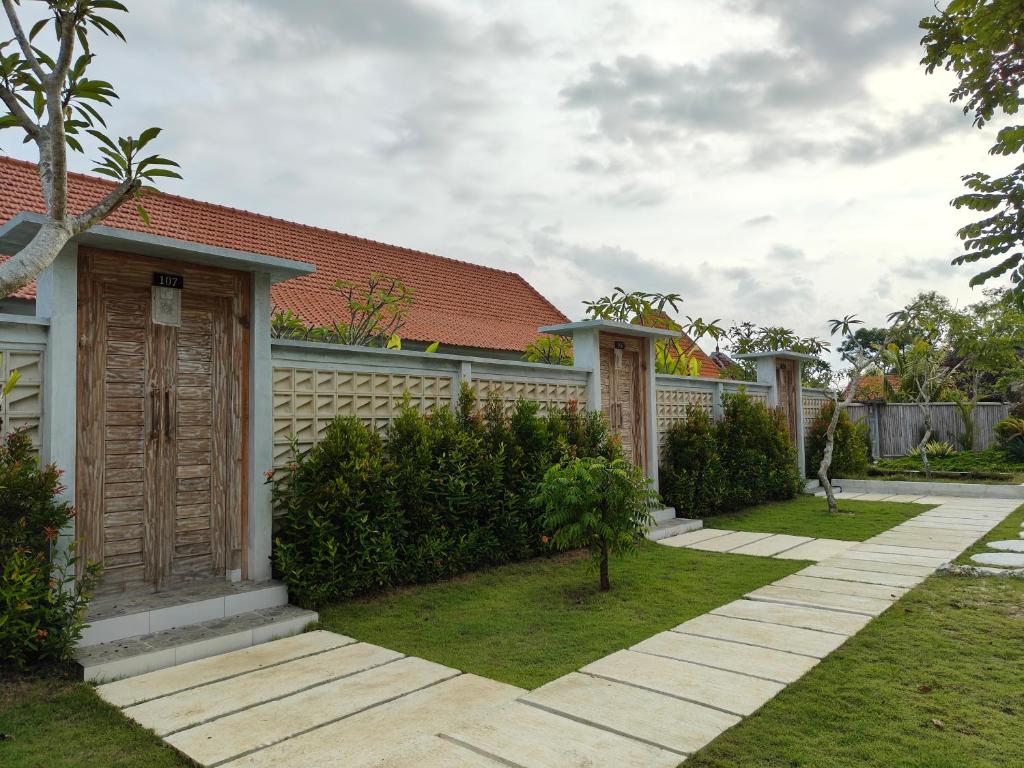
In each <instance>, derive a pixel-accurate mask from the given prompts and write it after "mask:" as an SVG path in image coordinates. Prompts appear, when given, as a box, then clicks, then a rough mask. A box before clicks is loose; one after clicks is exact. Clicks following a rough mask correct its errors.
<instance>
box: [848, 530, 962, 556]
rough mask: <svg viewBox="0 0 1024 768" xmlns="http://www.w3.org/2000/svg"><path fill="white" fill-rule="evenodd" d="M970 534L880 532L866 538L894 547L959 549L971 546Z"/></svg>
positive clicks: (869, 541) (872, 541) (871, 541)
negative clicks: (932, 534) (924, 534)
mask: <svg viewBox="0 0 1024 768" xmlns="http://www.w3.org/2000/svg"><path fill="white" fill-rule="evenodd" d="M974 541H975V537H974V536H973V535H971V536H913V535H909V534H906V533H882V534H879V535H878V536H873V537H871V538H870V539H868V541H867V542H865V543H869V544H890V545H892V546H896V547H930V548H933V549H949V550H956V551H958V552H959V551H961V550H964V549H966V548H967V547H969V546H971V544H973V543H974Z"/></svg>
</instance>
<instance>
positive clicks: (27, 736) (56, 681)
mask: <svg viewBox="0 0 1024 768" xmlns="http://www.w3.org/2000/svg"><path fill="white" fill-rule="evenodd" d="M0 734H3V736H2V737H0V765H2V766H4V768H84V767H85V766H89V767H90V768H91V767H92V766H104V768H170V767H171V766H175V767H176V768H177V767H179V766H188V765H191V763H190V762H189V761H187V760H185V759H184V758H183V757H181V756H180V755H178V753H176V752H175V751H174V750H172V749H171V748H170V747H166V746H163V745H162V744H161V742H160V739H158V738H157V737H156V736H154V735H153V734H152V733H150V732H149V731H146V730H145V729H143V728H141V727H139V726H137V725H134V724H133V723H131V722H129V721H128V719H127V718H125V717H124V716H123V715H122V714H121V713H120V712H118V711H117V710H116V709H115V708H114V707H112V706H110V705H109V704H107V703H106V702H104V701H103V700H102V699H100V697H99V696H97V695H96V692H95V691H94V690H93V688H92V686H90V685H87V684H86V683H76V682H71V681H69V680H68V679H67V678H66V677H63V676H61V675H57V674H51V675H47V676H39V677H21V678H14V679H12V678H9V677H7V678H0Z"/></svg>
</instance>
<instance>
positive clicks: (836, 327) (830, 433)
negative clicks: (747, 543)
mask: <svg viewBox="0 0 1024 768" xmlns="http://www.w3.org/2000/svg"><path fill="white" fill-rule="evenodd" d="M857 325H863V321H862V320H858V319H857V316H856V315H846V316H845V317H843V318H842V319H840V320H830V321H829V327H830V331H831V334H832V335H833V336H835V335H837V334H838V335H840V336H841V337H842V338H843V343H842V345H841V346H840V348H841V349H845V350H846V351H844V352H843V359H844V360H846V361H847V362H848V363H849V364H850V372H849V375H850V382H849V384H848V385H847V387H846V394H845V395H844V396H843V399H842V400H837V401H836V407H835V408H833V409H832V418H831V420H830V421H829V423H828V428H827V429H826V430H825V450H824V451H823V452H822V455H821V463H820V464H819V465H818V481H819V482H820V483H821V487H822V488H824V489H825V499H826V501H827V502H828V511H829V512H830V513H831V514H836V513H837V512H839V504H838V503H837V502H836V495H835V491H834V490H833V488H832V481H831V479H830V478H829V470H830V469H831V467H832V454H833V452H834V451H835V445H836V429H837V428H838V427H839V419H840V417H841V416H842V413H843V411H845V410H846V409H847V408H849V407H850V403H851V402H853V398H854V397H855V396H856V394H857V389H858V387H859V386H860V379H861V376H863V375H864V371H865V370H867V369H868V368H869V367H870V366H871V365H872V364H873V363H874V362H875V361H876V359H877V356H878V350H877V349H875V348H872V347H871V346H870V341H869V340H868V339H867V338H866V337H865V336H863V335H861V337H859V339H860V340H858V336H857V334H856V328H855V326H857Z"/></svg>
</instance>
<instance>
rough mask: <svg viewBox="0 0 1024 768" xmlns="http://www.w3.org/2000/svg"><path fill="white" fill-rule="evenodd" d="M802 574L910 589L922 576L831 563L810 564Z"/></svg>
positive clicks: (920, 580) (921, 579)
mask: <svg viewBox="0 0 1024 768" xmlns="http://www.w3.org/2000/svg"><path fill="white" fill-rule="evenodd" d="M800 574H801V575H803V576H814V577H818V578H822V579H836V580H839V581H848V582H855V583H863V584H880V585H884V586H891V587H904V588H906V589H910V588H912V587H916V586H917V585H918V584H920V583H921V582H922V581H924V577H922V576H903V575H901V574H898V573H880V572H878V571H865V570H859V571H855V570H852V569H848V568H834V567H832V566H831V565H812V566H810V567H809V568H804V569H803V570H802V571H800Z"/></svg>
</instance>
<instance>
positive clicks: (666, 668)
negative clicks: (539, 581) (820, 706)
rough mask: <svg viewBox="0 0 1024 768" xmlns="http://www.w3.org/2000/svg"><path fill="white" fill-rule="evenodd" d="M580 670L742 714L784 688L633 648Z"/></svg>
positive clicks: (768, 682)
mask: <svg viewBox="0 0 1024 768" xmlns="http://www.w3.org/2000/svg"><path fill="white" fill-rule="evenodd" d="M851 615H852V614H851ZM580 671H581V672H583V673H584V674H588V675H595V676H597V677H603V678H605V679H608V680H616V681H618V682H620V683H627V684H628V685H635V686H638V687H640V688H646V689H647V690H650V691H657V692H659V693H665V694H668V695H669V696H675V697H677V698H680V699H683V700H685V701H691V702H694V703H696V704H705V705H707V706H710V707H714V708H716V709H721V710H723V711H724V712H728V713H730V714H733V715H743V716H746V715H750V714H752V713H753V712H755V711H757V709H759V708H760V707H761V706H762V705H763V704H764V703H765V702H766V701H768V700H769V699H771V698H772V697H774V696H775V695H776V694H777V693H778V692H779V691H781V690H782V689H783V688H785V686H784V685H782V684H781V683H776V682H772V681H769V680H762V679H760V678H755V677H748V676H747V675H741V674H737V673H736V672H725V671H723V670H720V669H712V668H711V667H705V666H703V665H700V664H692V663H690V662H687V661H677V660H675V659H666V658H663V657H661V656H650V655H648V654H646V653H636V652H634V651H617V652H615V653H613V654H612V655H611V656H605V657H604V658H602V659H598V660H597V661H595V662H592V663H590V664H588V665H587V666H585V667H583V669H581V670H580Z"/></svg>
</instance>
